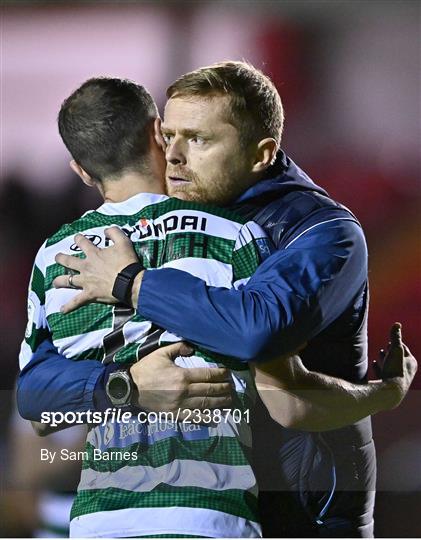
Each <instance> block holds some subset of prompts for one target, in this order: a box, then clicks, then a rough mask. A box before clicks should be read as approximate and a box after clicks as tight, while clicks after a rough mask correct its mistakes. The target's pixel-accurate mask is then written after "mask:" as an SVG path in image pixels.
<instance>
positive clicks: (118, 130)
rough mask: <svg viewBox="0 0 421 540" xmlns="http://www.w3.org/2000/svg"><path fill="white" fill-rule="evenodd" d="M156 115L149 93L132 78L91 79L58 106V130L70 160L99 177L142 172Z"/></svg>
mask: <svg viewBox="0 0 421 540" xmlns="http://www.w3.org/2000/svg"><path fill="white" fill-rule="evenodd" d="M157 116H158V109H157V107H156V104H155V102H154V100H153V98H152V96H151V95H150V94H149V92H148V91H147V90H146V89H145V88H143V86H140V85H138V84H136V83H134V82H132V81H129V80H125V79H113V78H108V77H98V78H92V79H89V80H88V81H86V82H85V83H83V84H82V86H80V87H79V88H78V89H77V90H75V91H74V92H73V93H72V94H71V95H70V96H69V97H68V98H67V99H66V100H65V101H64V102H63V104H62V106H61V109H60V112H59V115H58V126H59V132H60V135H61V137H62V139H63V142H64V144H65V145H66V147H67V149H68V150H69V152H70V153H71V155H72V156H73V159H74V160H75V161H76V162H77V163H78V164H79V165H80V166H81V167H82V168H83V169H84V170H85V171H86V172H87V173H88V174H89V175H90V176H91V177H93V178H95V179H97V180H101V179H104V178H106V177H113V176H115V175H119V174H121V173H122V172H124V171H139V170H140V171H141V170H144V168H145V165H146V164H147V160H145V158H146V156H147V153H148V150H149V130H148V129H147V128H148V127H149V125H150V123H151V122H152V121H153V120H154V119H155V118H156V117H157Z"/></svg>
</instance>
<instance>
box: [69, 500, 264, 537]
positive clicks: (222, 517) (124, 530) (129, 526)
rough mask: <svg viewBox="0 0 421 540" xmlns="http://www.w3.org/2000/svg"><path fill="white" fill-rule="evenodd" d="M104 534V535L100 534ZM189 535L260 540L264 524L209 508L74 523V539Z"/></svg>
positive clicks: (137, 511)
mask: <svg viewBox="0 0 421 540" xmlns="http://www.w3.org/2000/svg"><path fill="white" fill-rule="evenodd" d="M100 531H101V532H100ZM150 534H189V535H193V536H205V537H206V536H207V537H209V538H256V537H257V538H260V537H261V536H262V531H261V528H260V525H259V524H258V523H256V522H254V521H250V520H247V519H244V518H241V517H237V516H233V515H232V514H226V513H225V512H219V511H217V510H209V509H207V508H180V507H177V506H172V507H170V508H164V507H158V508H124V509H122V510H112V511H107V512H96V513H94V514H85V515H83V516H79V517H77V518H75V519H73V520H72V521H71V522H70V537H71V538H98V537H103V538H104V537H108V538H122V537H130V536H133V535H135V536H147V535H150Z"/></svg>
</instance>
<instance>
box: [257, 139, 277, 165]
mask: <svg viewBox="0 0 421 540" xmlns="http://www.w3.org/2000/svg"><path fill="white" fill-rule="evenodd" d="M277 150H278V145H277V144H276V141H275V139H272V138H271V137H268V138H267V139H262V140H261V141H259V143H258V145H257V151H256V154H255V159H254V164H253V168H252V172H254V173H260V172H263V171H265V170H266V169H267V168H268V167H269V166H270V165H271V164H272V163H273V162H274V160H275V157H276V152H277Z"/></svg>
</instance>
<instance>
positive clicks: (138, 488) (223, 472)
mask: <svg viewBox="0 0 421 540" xmlns="http://www.w3.org/2000/svg"><path fill="white" fill-rule="evenodd" d="M160 484H168V485H171V486H174V487H199V488H205V489H212V490H215V491H221V490H227V489H242V490H252V489H253V488H254V487H255V486H256V478H255V476H254V474H253V472H252V470H251V467H250V465H222V464H219V463H211V462H209V461H196V460H193V459H174V460H173V461H171V462H170V463H167V464H165V465H161V466H160V467H150V466H145V465H133V466H127V467H122V468H121V469H118V470H116V471H113V473H112V474H110V471H105V472H99V471H95V470H93V469H83V470H82V474H81V477H80V483H79V486H78V489H79V490H90V489H107V488H116V489H121V487H122V486H124V489H125V490H127V491H132V492H136V493H147V492H149V491H152V490H153V489H155V488H156V487H157V486H159V485H160Z"/></svg>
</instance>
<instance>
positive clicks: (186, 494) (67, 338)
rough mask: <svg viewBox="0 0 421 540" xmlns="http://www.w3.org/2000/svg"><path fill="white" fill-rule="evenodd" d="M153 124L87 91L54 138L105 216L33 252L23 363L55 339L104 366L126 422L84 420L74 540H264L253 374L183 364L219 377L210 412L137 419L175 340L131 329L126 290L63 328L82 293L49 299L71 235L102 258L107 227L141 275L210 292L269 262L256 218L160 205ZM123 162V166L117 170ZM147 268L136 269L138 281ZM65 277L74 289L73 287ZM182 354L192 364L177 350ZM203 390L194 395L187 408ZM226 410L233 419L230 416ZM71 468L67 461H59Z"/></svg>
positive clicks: (147, 328)
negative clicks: (146, 381) (65, 308)
mask: <svg viewBox="0 0 421 540" xmlns="http://www.w3.org/2000/svg"><path fill="white" fill-rule="evenodd" d="M157 114H158V113H157V109H156V105H155V103H154V101H153V99H152V97H151V96H150V95H149V94H148V93H147V91H146V90H145V89H144V88H143V87H141V86H139V85H136V84H134V83H132V82H130V81H124V80H123V81H122V80H120V79H108V78H102V79H91V80H89V81H87V82H86V83H84V84H83V85H82V86H81V87H80V88H78V89H77V90H76V91H75V92H74V93H73V94H72V95H71V96H70V97H69V98H68V99H67V100H66V101H65V102H64V103H63V105H62V107H61V110H60V114H59V129H60V134H61V136H62V138H63V141H64V143H65V144H66V146H67V148H68V149H69V151H70V153H71V154H72V156H73V158H75V161H73V162H72V168H73V169H74V170H75V172H77V174H78V175H79V176H80V177H81V179H82V180H83V181H84V182H85V183H86V184H88V185H90V186H95V187H97V188H98V190H99V191H100V193H101V195H102V197H103V199H104V204H103V205H101V206H100V207H99V208H98V209H97V210H94V211H89V212H87V213H85V214H84V215H83V216H81V217H80V218H79V219H76V220H75V221H73V222H72V223H68V224H65V225H63V226H62V227H61V228H60V229H59V230H58V231H57V232H56V233H55V234H53V235H52V236H51V237H49V238H48V239H47V240H46V241H45V242H44V244H43V245H42V247H41V248H40V250H39V251H38V254H37V256H36V258H35V264H34V268H33V272H32V278H31V283H30V289H29V302H28V305H29V306H30V309H29V310H28V312H29V320H28V327H27V332H26V334H25V340H24V342H23V344H22V349H21V354H20V363H21V367H24V366H25V365H26V364H27V363H28V362H30V360H31V356H32V352H33V350H34V349H35V347H36V344H37V343H39V342H40V340H42V339H44V338H45V336H49V337H50V338H51V340H52V342H53V343H54V345H55V346H56V347H57V349H58V351H59V352H60V353H61V354H63V355H65V356H66V357H67V358H68V359H70V360H71V361H73V362H74V363H75V364H76V365H78V364H79V362H83V361H85V362H86V361H90V362H91V363H92V362H94V361H95V360H102V361H103V362H104V364H106V365H109V366H110V369H109V370H108V373H107V375H108V380H107V400H109V401H110V405H111V406H114V407H124V408H125V409H126V411H125V412H126V413H127V415H126V416H127V417H126V418H125V421H124V422H123V421H119V422H114V421H113V420H112V419H109V416H108V414H107V413H108V411H107V413H106V414H105V415H104V419H103V420H102V419H101V420H102V421H101V423H100V424H99V425H96V424H95V423H93V422H92V420H91V421H90V420H87V421H88V422H89V423H90V424H91V425H90V426H89V431H88V436H87V440H86V447H85V452H83V453H82V455H83V465H82V473H81V478H80V482H79V486H78V493H77V496H76V499H75V502H74V504H73V507H72V512H71V522H70V535H71V536H72V537H136V536H149V535H151V534H152V535H186V534H187V535H192V536H199V537H201V536H204V537H217V538H218V537H224V536H228V537H246V538H250V537H257V536H260V535H261V532H260V525H259V522H258V521H259V518H258V510H257V486H256V479H255V476H254V473H253V470H252V467H251V463H250V459H251V428H250V425H249V420H250V414H251V409H252V407H253V404H254V402H255V384H254V381H253V374H252V373H251V370H250V369H249V366H248V365H247V364H244V363H242V362H240V361H239V360H235V359H233V358H228V357H222V356H221V355H217V354H215V353H208V352H207V351H206V350H205V349H203V348H201V347H197V348H195V350H194V352H193V351H191V352H192V353H193V354H190V355H189V356H188V357H183V356H179V357H177V358H176V364H177V366H179V370H180V371H184V369H182V368H187V367H189V368H193V373H196V374H197V373H198V372H200V371H202V370H206V369H207V370H209V371H210V374H211V375H214V374H216V376H217V377H216V381H217V383H218V384H214V385H213V386H212V396H210V399H211V400H212V401H211V403H210V407H212V408H213V409H212V410H211V409H209V410H208V411H204V414H203V417H200V418H199V417H198V414H197V413H196V411H193V413H192V414H189V413H188V411H186V412H185V414H187V415H188V417H187V419H188V420H190V422H189V423H183V422H181V423H179V422H178V420H179V416H178V415H173V416H169V415H165V416H163V415H162V418H159V417H158V418H156V416H153V415H152V416H148V415H146V414H145V412H144V411H139V409H138V407H137V405H138V398H137V396H136V395H134V392H133V390H134V387H133V384H132V379H131V369H132V366H133V363H134V362H136V360H138V359H141V358H142V357H143V356H145V355H146V354H147V351H148V350H150V348H151V345H152V343H155V347H156V346H159V345H162V344H165V343H167V344H169V343H171V342H179V341H180V338H178V337H177V336H175V335H172V334H171V333H169V332H166V331H164V330H161V329H157V328H156V327H155V326H154V325H153V324H152V323H151V322H150V321H148V320H147V319H146V318H144V317H140V316H138V315H136V314H135V310H134V309H129V308H128V307H127V305H125V304H126V303H127V296H126V293H125V292H124V291H123V290H121V291H120V292H119V293H117V294H118V295H119V296H121V303H120V304H117V305H116V306H110V305H105V304H99V303H95V304H89V305H86V306H82V307H80V308H79V309H78V310H76V311H75V312H73V313H68V314H63V313H61V312H60V307H61V305H62V304H63V303H65V302H68V301H69V300H71V299H72V297H74V296H75V294H76V293H77V291H75V290H72V289H65V288H59V289H57V288H54V287H53V285H52V283H53V280H54V278H55V277H56V276H57V275H59V274H60V273H61V271H62V268H61V267H60V266H59V265H58V264H57V263H56V262H55V257H56V255H57V253H59V252H62V251H63V252H65V253H67V254H68V255H69V257H73V258H74V260H75V261H76V260H80V256H81V252H80V249H79V248H78V247H77V245H75V243H74V235H75V234H76V233H80V234H81V235H82V238H84V239H86V238H90V239H91V241H92V240H94V241H95V244H96V245H98V246H100V247H105V246H106V245H107V240H108V238H107V232H106V231H107V228H108V227H109V226H111V225H118V226H119V227H120V228H121V231H124V233H122V234H127V235H128V238H130V240H132V241H133V242H134V245H135V246H136V252H137V254H138V257H139V258H140V259H141V260H142V266H141V267H147V268H150V269H152V268H154V269H155V268H160V267H166V268H177V269H180V270H183V271H187V272H191V273H192V275H195V276H197V277H200V278H201V279H204V280H205V281H206V283H208V284H209V285H212V286H223V287H238V286H243V285H244V284H246V283H247V280H248V279H249V278H250V276H251V274H252V273H253V272H254V271H255V270H256V268H257V266H258V264H259V263H260V261H261V257H262V255H261V254H262V253H267V254H269V252H270V247H271V246H270V241H269V239H268V238H267V237H266V234H265V233H264V231H263V230H262V229H261V228H260V227H259V226H258V225H256V224H255V223H253V222H251V221H249V220H247V218H242V217H240V216H236V214H234V213H233V212H230V211H228V210H224V209H220V208H217V207H212V206H210V205H207V206H205V205H203V204H198V203H196V202H191V201H182V200H180V199H176V198H173V199H170V198H168V197H167V196H166V195H164V194H162V192H163V185H164V184H163V178H164V170H163V168H162V166H163V164H164V163H165V162H164V159H163V156H162V154H161V151H160V149H159V146H158V144H157V142H156V140H155V137H154V130H155V123H156V118H157ZM116 150H117V154H118V158H114V157H113V154H114V152H115V151H116ZM157 154H158V155H157ZM159 193H161V194H159ZM118 230H120V229H118ZM87 242H89V243H90V241H89V240H87ZM90 245H92V246H93V244H91V243H90ZM139 266H140V264H139V262H137V263H135V265H134V269H135V270H138V269H139ZM136 273H137V272H136ZM67 277H68V279H69V281H70V284H72V279H73V278H74V277H75V276H72V275H68V276H67ZM123 288H124V283H123ZM173 348H174V347H173ZM175 351H176V352H178V354H183V348H182V346H180V345H177V346H176V347H175V348H174V352H175ZM184 354H185V353H184ZM95 363H98V362H95ZM227 368H228V369H227ZM190 374H191V372H190ZM75 382H77V381H75ZM201 385H202V386H203V384H202V383H195V384H194V385H192V387H191V390H192V397H194V396H195V386H196V387H197V386H199V389H198V390H199V392H200V386H201ZM205 386H208V385H205ZM196 390H197V389H196ZM207 391H209V388H207ZM227 394H228V396H227ZM231 394H232V395H231ZM142 400H143V396H140V402H142ZM230 403H231V405H232V409H233V412H232V414H231V412H230V411H229V410H228V409H226V407H228V405H230ZM187 405H188V403H187V404H186V406H187ZM215 408H216V409H215ZM224 408H225V409H226V410H225V414H224V415H223V414H222V413H221V409H222V411H224ZM118 412H119V413H121V412H122V411H121V410H119V411H118ZM119 417H120V418H121V415H119ZM199 420H200V423H199ZM68 454H69V453H68V452H67V450H66V449H62V450H61V453H60V456H59V457H58V458H54V459H67V458H68V457H69V456H68ZM52 459H53V458H52Z"/></svg>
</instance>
